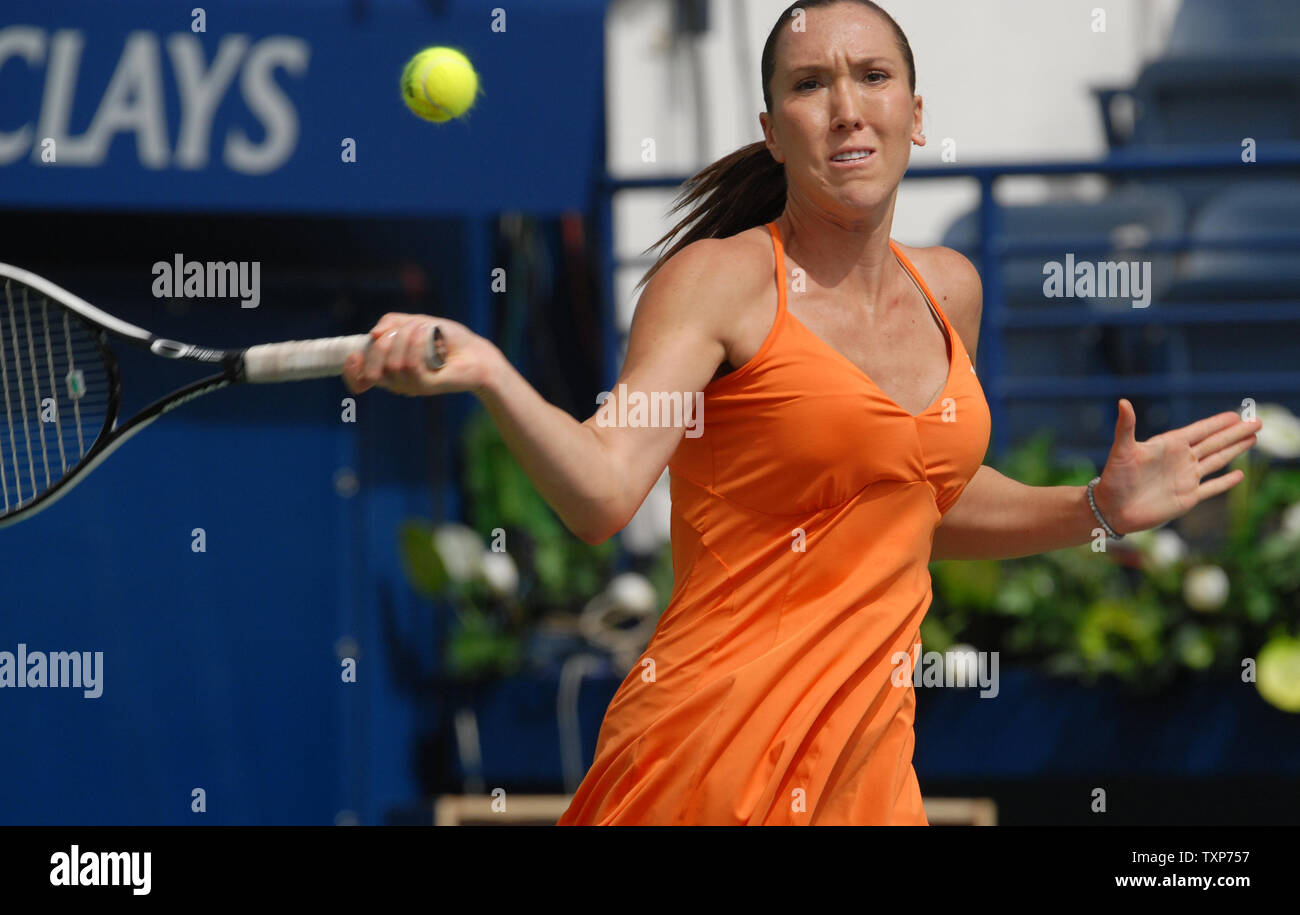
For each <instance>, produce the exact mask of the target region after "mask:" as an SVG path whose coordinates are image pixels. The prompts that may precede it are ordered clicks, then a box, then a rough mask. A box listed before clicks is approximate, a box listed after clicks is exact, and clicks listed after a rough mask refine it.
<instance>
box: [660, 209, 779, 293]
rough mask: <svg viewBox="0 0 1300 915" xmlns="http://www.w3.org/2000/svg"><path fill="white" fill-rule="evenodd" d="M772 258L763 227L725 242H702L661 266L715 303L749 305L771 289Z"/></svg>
mask: <svg viewBox="0 0 1300 915" xmlns="http://www.w3.org/2000/svg"><path fill="white" fill-rule="evenodd" d="M775 264H776V261H775V254H774V253H773V248H772V242H771V235H770V234H769V233H768V229H767V227H766V226H755V227H753V228H751V229H745V230H743V231H741V232H738V233H736V234H735V235H729V236H727V237H725V238H701V239H698V240H696V241H693V242H691V243H690V244H689V245H686V246H684V247H683V248H682V249H681V250H680V251H678V252H677V253H676V254H674V255H673V256H672V257H671V258H669V259H668V260H667V261H666V262H665V263H664V270H663V272H666V273H670V274H672V275H675V276H677V277H683V278H687V279H688V282H690V283H691V284H692V285H693V286H694V287H695V288H696V289H698V290H700V291H701V292H709V293H712V294H713V296H714V301H717V300H719V299H725V300H727V301H728V302H733V303H743V302H747V301H749V300H750V299H751V298H752V297H753V294H754V293H755V292H758V291H760V290H762V289H763V288H765V287H768V286H772V284H773V278H774V273H775Z"/></svg>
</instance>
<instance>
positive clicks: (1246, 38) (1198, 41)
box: [1164, 0, 1300, 57]
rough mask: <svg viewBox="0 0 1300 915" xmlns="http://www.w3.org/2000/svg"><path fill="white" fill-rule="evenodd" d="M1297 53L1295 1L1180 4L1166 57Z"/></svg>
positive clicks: (1194, 0)
mask: <svg viewBox="0 0 1300 915" xmlns="http://www.w3.org/2000/svg"><path fill="white" fill-rule="evenodd" d="M1288 49H1289V50H1297V49H1300V4H1297V3H1296V2H1295V0H1249V2H1246V3H1242V2H1241V0H1183V4H1182V6H1181V7H1179V9H1178V15H1177V17H1176V18H1175V19H1174V26H1173V29H1172V30H1171V31H1170V34H1169V43H1168V45H1167V46H1166V47H1165V52H1164V56H1166V57H1194V56H1200V55H1207V54H1220V53H1223V52H1234V53H1236V52H1250V53H1259V52H1269V51H1275V52H1276V51H1286V50H1288Z"/></svg>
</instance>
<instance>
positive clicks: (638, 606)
mask: <svg viewBox="0 0 1300 915" xmlns="http://www.w3.org/2000/svg"><path fill="white" fill-rule="evenodd" d="M605 593H606V594H607V595H608V596H609V600H610V603H611V604H612V605H613V606H614V607H617V608H618V609H619V610H622V611H623V612H624V613H629V614H632V615H633V616H645V615H646V614H649V613H651V612H653V611H654V609H655V608H656V607H658V606H659V596H658V595H657V594H656V593H655V588H654V585H652V584H650V580H649V579H648V578H646V577H645V576H644V575H638V574H637V573H636V572H624V573H622V574H621V575H615V576H614V579H613V580H612V581H611V582H610V583H609V587H607V588H606V589H605Z"/></svg>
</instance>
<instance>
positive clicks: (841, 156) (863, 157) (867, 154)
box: [831, 148, 876, 168]
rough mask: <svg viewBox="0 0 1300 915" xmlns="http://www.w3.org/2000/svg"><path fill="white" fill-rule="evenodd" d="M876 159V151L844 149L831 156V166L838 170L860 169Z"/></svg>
mask: <svg viewBox="0 0 1300 915" xmlns="http://www.w3.org/2000/svg"><path fill="white" fill-rule="evenodd" d="M875 157H876V151H875V150H874V149H863V148H858V149H844V150H841V151H840V152H837V153H836V154H835V155H833V156H831V165H833V166H835V167H836V168H859V167H861V166H863V165H866V164H867V163H868V162H870V161H872V160H873V159H875Z"/></svg>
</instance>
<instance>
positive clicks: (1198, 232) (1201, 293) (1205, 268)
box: [1152, 179, 1300, 373]
mask: <svg viewBox="0 0 1300 915" xmlns="http://www.w3.org/2000/svg"><path fill="white" fill-rule="evenodd" d="M1297 230H1300V181H1295V180H1284V179H1260V180H1257V181H1247V182H1241V183H1239V184H1234V185H1231V186H1229V187H1227V188H1225V189H1224V190H1222V191H1221V192H1220V193H1219V194H1217V195H1216V196H1214V197H1213V198H1211V199H1210V200H1209V201H1208V202H1207V203H1206V204H1205V206H1204V207H1202V209H1201V210H1200V212H1199V213H1198V214H1197V216H1196V218H1195V220H1193V222H1192V225H1191V228H1190V230H1189V234H1190V236H1191V242H1192V243H1193V244H1195V243H1196V242H1197V241H1211V242H1228V241H1240V242H1242V248H1241V249H1237V250H1196V249H1195V248H1193V249H1192V250H1191V251H1189V252H1188V254H1187V255H1186V256H1185V258H1184V259H1183V262H1182V264H1181V265H1180V267H1179V270H1178V273H1177V276H1176V278H1175V281H1174V282H1173V283H1172V284H1171V285H1170V286H1169V287H1168V288H1167V289H1165V290H1164V292H1163V295H1162V296H1161V299H1160V300H1159V302H1157V303H1156V307H1157V308H1166V309H1172V310H1176V309H1177V308H1178V307H1180V306H1187V305H1202V306H1204V305H1219V306H1221V307H1222V308H1223V309H1224V312H1225V316H1230V314H1231V310H1232V309H1233V308H1234V307H1236V306H1237V305H1239V304H1245V303H1250V304H1264V303H1268V302H1270V301H1284V302H1291V303H1295V302H1297V301H1300V252H1297V251H1296V250H1295V249H1294V248H1289V249H1280V250H1279V249H1264V248H1260V249H1258V250H1252V249H1251V247H1250V241H1251V239H1252V238H1262V237H1266V236H1267V235H1268V234H1269V233H1277V232H1286V233H1295V232H1296V231H1297ZM1152 355H1153V358H1152V362H1153V364H1158V365H1159V366H1161V367H1163V368H1166V369H1169V370H1183V371H1188V372H1193V373H1199V372H1248V371H1263V372H1269V371H1278V372H1284V371H1295V370H1296V369H1297V368H1300V324H1297V323H1296V322H1295V321H1294V320H1286V319H1279V320H1278V321H1276V322H1267V323H1259V322H1252V323H1246V322H1240V323H1236V322H1233V321H1231V320H1225V321H1224V323H1222V324H1187V325H1178V324H1170V325H1169V339H1168V340H1167V341H1166V342H1165V345H1164V346H1163V347H1161V348H1160V352H1159V355H1160V356H1162V357H1163V360H1164V361H1158V360H1157V359H1155V358H1154V357H1155V356H1156V355H1157V354H1155V353H1153V354H1152Z"/></svg>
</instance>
